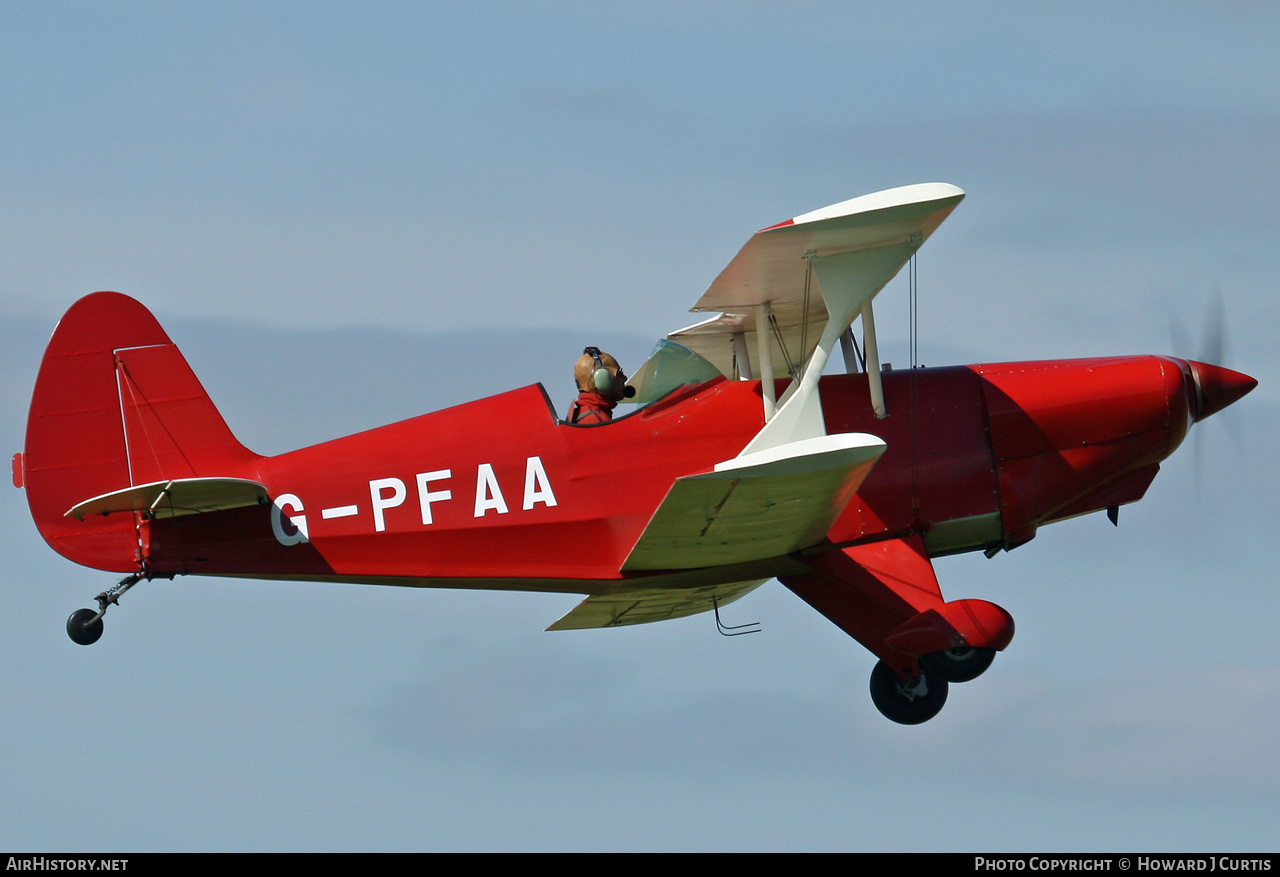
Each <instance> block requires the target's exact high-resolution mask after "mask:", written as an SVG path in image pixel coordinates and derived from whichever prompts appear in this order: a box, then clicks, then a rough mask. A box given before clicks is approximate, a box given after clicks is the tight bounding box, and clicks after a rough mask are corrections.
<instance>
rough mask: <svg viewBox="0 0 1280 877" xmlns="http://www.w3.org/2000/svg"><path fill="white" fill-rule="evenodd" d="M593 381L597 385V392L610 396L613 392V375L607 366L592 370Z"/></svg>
mask: <svg viewBox="0 0 1280 877" xmlns="http://www.w3.org/2000/svg"><path fill="white" fill-rule="evenodd" d="M591 383H592V384H594V385H595V388H596V392H597V393H600V394H602V395H605V396H608V395H610V394H611V393H612V392H613V375H612V374H610V373H609V370H608V369H607V368H598V369H596V370H595V371H594V372H592V373H591Z"/></svg>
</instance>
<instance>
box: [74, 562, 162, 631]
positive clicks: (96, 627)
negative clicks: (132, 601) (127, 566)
mask: <svg viewBox="0 0 1280 877" xmlns="http://www.w3.org/2000/svg"><path fill="white" fill-rule="evenodd" d="M144 578H145V579H149V578H151V576H150V575H149V574H148V573H146V572H136V573H133V574H132V575H127V576H125V577H124V578H122V579H121V580H120V581H119V582H118V583H117V584H116V586H115V587H114V588H108V589H107V590H105V591H103V592H102V593H101V594H99V595H98V611H97V612H94V611H93V610H92V609H77V610H76V611H75V612H72V613H71V617H70V618H68V619H67V636H69V637H71V641H72V642H73V643H75V644H76V645H80V646H91V645H93V644H94V643H96V642H97V641H98V640H99V639H100V638H101V637H102V616H104V615H106V614H107V607H108V606H110V605H112V604H118V603H119V602H120V597H121V596H123V594H124V592H125V591H127V590H129V589H130V588H132V587H133V586H134V585H136V584H137V583H138V582H140V581H142V580H143V579H144Z"/></svg>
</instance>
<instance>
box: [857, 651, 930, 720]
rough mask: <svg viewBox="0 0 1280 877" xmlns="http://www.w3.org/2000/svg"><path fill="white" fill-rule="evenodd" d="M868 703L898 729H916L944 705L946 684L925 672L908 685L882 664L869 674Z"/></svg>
mask: <svg viewBox="0 0 1280 877" xmlns="http://www.w3.org/2000/svg"><path fill="white" fill-rule="evenodd" d="M871 701H872V703H874V704H875V705H876V709H878V710H880V712H881V713H882V714H883V715H884V717H885V718H886V719H888V720H890V721H892V722H897V723H898V724H899V725H918V724H920V723H921V722H927V721H929V720H930V719H932V718H933V717H934V716H936V715H937V714H938V711H939V710H941V709H942V707H943V704H945V703H946V702H947V681H946V680H945V679H939V678H938V677H936V676H934V675H933V674H931V673H930V672H929V671H928V670H924V669H922V670H921V672H920V675H919V676H918V677H917V678H915V679H914V680H912V681H910V682H903V681H902V680H901V679H899V678H898V673H897V671H896V670H894V669H893V668H892V667H890V666H889V665H888V664H886V663H885V662H884V661H877V662H876V666H875V669H874V670H872V671H871Z"/></svg>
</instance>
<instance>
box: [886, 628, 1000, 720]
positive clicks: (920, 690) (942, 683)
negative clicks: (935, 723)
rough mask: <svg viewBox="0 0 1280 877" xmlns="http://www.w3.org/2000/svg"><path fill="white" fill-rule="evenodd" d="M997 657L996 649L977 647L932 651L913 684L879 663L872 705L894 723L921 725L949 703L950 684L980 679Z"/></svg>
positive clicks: (922, 662)
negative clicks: (948, 691)
mask: <svg viewBox="0 0 1280 877" xmlns="http://www.w3.org/2000/svg"><path fill="white" fill-rule="evenodd" d="M995 656H996V650H995V649H986V648H974V647H973V646H963V647H960V648H954V649H944V650H943V651H940V652H930V653H929V654H927V655H921V656H920V659H919V664H920V674H919V675H918V676H917V677H916V678H915V679H913V680H910V681H904V680H903V679H901V678H900V677H899V676H898V672H897V671H896V670H894V669H893V668H892V667H890V666H889V665H888V664H886V663H885V662H884V661H877V662H876V666H875V669H874V670H872V671H871V702H872V703H874V704H875V705H876V709H878V710H880V712H881V714H882V715H883V716H884V717H885V718H886V719H889V720H890V721H892V722H897V723H898V724H899V725H919V724H920V723H921V722H927V721H929V720H930V719H932V718H933V717H934V716H936V715H937V714H938V712H939V711H940V710H941V709H942V707H943V706H944V705H945V704H946V702H947V689H948V688H949V687H950V686H949V683H951V682H968V681H970V680H972V679H977V678H978V677H979V676H981V675H982V674H983V673H984V672H986V669H987V668H988V667H990V666H991V662H992V661H993V660H995Z"/></svg>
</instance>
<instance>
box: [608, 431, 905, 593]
mask: <svg viewBox="0 0 1280 877" xmlns="http://www.w3.org/2000/svg"><path fill="white" fill-rule="evenodd" d="M884 450H885V444H884V442H883V441H881V440H880V439H878V438H876V437H875V436H873V435H866V434H863V433H840V434H837V435H824V436H818V437H816V438H810V439H805V440H803V441H797V442H791V443H788V444H784V445H779V446H777V447H774V448H769V449H768V450H763V451H759V452H756V453H751V454H745V455H742V456H739V457H735V458H734V459H732V460H726V461H725V462H723V463H719V464H717V465H716V467H715V469H714V470H712V471H711V472H704V473H702V474H700V475H689V476H686V477H684V478H678V479H676V481H675V483H674V484H672V485H671V489H670V490H668V491H667V495H666V497H665V498H664V499H663V500H662V504H661V505H659V506H658V508H657V510H656V511H655V512H654V513H653V517H652V518H650V519H649V523H648V525H647V526H646V527H645V529H644V532H643V533H641V534H640V538H639V539H638V540H637V541H636V544H635V545H634V546H633V547H632V549H631V553H630V554H629V555H628V556H627V559H626V562H624V563H623V564H622V569H623V571H626V572H631V571H636V570H658V569H696V568H700V567H709V566H722V565H725V564H731V563H743V562H747V561H752V560H762V559H764V558H767V557H777V556H779V555H783V554H789V553H791V552H793V551H799V550H800V549H802V548H807V547H809V546H810V545H814V544H816V543H818V542H820V541H822V539H823V538H824V537H825V536H826V534H827V530H829V529H830V528H831V524H832V522H833V521H835V519H836V517H837V516H838V515H839V514H840V512H842V511H844V507H845V506H846V505H848V503H849V500H850V499H852V498H853V495H854V493H855V492H856V491H857V489H858V487H859V486H860V485H861V484H862V480H863V479H864V478H866V476H867V473H868V472H870V471H871V467H872V466H873V465H875V462H876V460H878V459H880V455H881V454H883V453H884Z"/></svg>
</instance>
